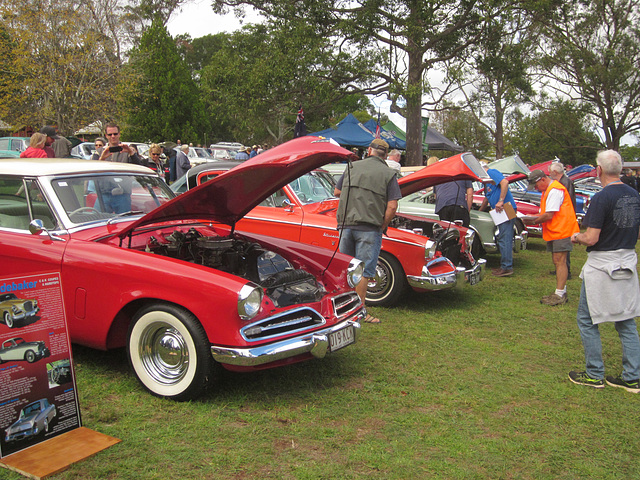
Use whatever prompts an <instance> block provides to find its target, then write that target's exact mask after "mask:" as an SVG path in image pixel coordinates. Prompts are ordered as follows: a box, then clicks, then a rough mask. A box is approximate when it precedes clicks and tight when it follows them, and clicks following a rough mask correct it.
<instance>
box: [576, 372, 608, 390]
mask: <svg viewBox="0 0 640 480" xmlns="http://www.w3.org/2000/svg"><path fill="white" fill-rule="evenodd" d="M569 380H571V381H572V382H573V383H575V384H576V385H585V386H587V387H593V388H604V380H602V379H600V380H598V379H597V378H591V377H590V376H589V375H587V372H576V371H574V370H572V371H570V372H569Z"/></svg>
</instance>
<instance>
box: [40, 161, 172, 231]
mask: <svg viewBox="0 0 640 480" xmlns="http://www.w3.org/2000/svg"><path fill="white" fill-rule="evenodd" d="M52 185H53V189H54V190H55V192H56V195H57V196H58V199H59V200H60V203H62V206H63V207H64V211H65V212H66V213H67V216H68V217H69V220H71V222H72V223H74V224H77V225H80V224H83V223H89V222H95V221H101V220H108V219H111V218H116V217H118V216H124V215H126V214H146V213H149V212H151V211H152V210H155V209H156V208H157V207H159V206H160V205H162V204H163V203H166V202H168V201H169V200H171V199H172V198H173V197H174V194H173V192H172V191H171V190H170V189H169V187H168V186H167V184H166V183H164V181H163V180H162V179H161V178H159V177H157V176H151V175H135V174H113V173H110V174H104V175H83V176H74V177H69V178H58V179H56V180H54V181H53V182H52Z"/></svg>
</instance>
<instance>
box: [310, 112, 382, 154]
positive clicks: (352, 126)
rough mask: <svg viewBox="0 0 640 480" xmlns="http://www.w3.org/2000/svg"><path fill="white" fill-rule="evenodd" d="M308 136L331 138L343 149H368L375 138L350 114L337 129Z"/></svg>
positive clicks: (329, 129) (328, 129)
mask: <svg viewBox="0 0 640 480" xmlns="http://www.w3.org/2000/svg"><path fill="white" fill-rule="evenodd" d="M309 135H313V136H315V137H325V138H333V139H334V140H335V141H336V142H338V143H339V144H340V145H342V146H343V147H344V146H348V147H368V146H369V145H370V144H371V141H372V140H373V139H374V138H375V136H374V135H373V133H371V132H370V131H369V130H368V129H367V128H366V127H365V126H364V125H363V124H362V123H360V121H358V119H357V118H356V117H354V116H353V114H351V113H350V114H349V115H347V116H346V117H345V118H344V119H342V120H341V121H340V122H339V123H338V125H337V128H335V129H334V128H327V129H326V130H321V131H319V132H314V133H310V134H309Z"/></svg>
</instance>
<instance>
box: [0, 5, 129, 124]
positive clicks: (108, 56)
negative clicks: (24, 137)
mask: <svg viewBox="0 0 640 480" xmlns="http://www.w3.org/2000/svg"><path fill="white" fill-rule="evenodd" d="M92 7H93V4H91V3H90V2H85V1H82V2H81V1H74V0H60V1H56V2H53V1H51V0H20V1H18V0H6V1H5V2H3V3H2V6H1V7H0V15H1V16H2V18H3V19H4V28H5V29H6V33H7V35H8V36H9V37H10V38H11V39H12V41H13V42H12V48H11V50H12V52H13V56H12V57H10V58H9V59H8V60H9V61H6V62H3V63H4V65H3V69H2V72H1V73H0V75H2V79H4V80H5V81H6V79H10V81H11V82H15V84H14V85H15V86H17V87H19V91H20V94H19V100H18V98H16V96H15V89H9V90H8V91H6V90H5V91H2V92H0V95H2V96H0V106H2V107H4V108H2V107H0V110H2V111H3V116H4V120H5V121H6V122H8V123H11V124H14V125H43V124H45V123H57V125H58V126H59V127H60V130H61V131H62V132H64V133H68V132H73V131H75V130H76V129H77V128H79V127H81V126H84V125H86V124H87V123H90V122H93V121H94V120H96V119H101V118H106V117H113V116H114V115H115V105H114V102H113V101H112V100H111V99H110V97H111V96H112V94H113V91H114V88H115V85H116V76H117V72H118V68H119V66H120V57H119V56H118V49H117V46H116V44H115V43H114V41H112V39H111V38H110V37H109V36H107V35H105V33H104V32H102V31H100V30H99V29H97V28H96V21H98V19H96V18H95V17H94V16H93V13H94V11H93V10H92ZM42 12H46V15H43V13H42ZM5 45H6V43H5ZM96 112H99V113H100V115H96Z"/></svg>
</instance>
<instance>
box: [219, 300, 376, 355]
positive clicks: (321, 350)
mask: <svg viewBox="0 0 640 480" xmlns="http://www.w3.org/2000/svg"><path fill="white" fill-rule="evenodd" d="M365 317H366V311H365V309H362V311H360V312H358V313H357V314H356V315H355V316H354V317H352V318H349V319H348V320H344V321H342V322H340V323H338V324H336V325H334V326H332V327H328V328H324V329H322V330H318V331H315V332H312V333H307V334H303V335H300V336H297V337H294V338H288V339H286V340H282V341H279V342H274V343H269V344H267V345H261V346H259V347H252V348H233V347H217V346H215V345H212V346H211V355H212V356H213V359H214V360H215V361H216V362H218V363H225V364H228V365H238V366H242V367H254V366H257V365H263V364H265V363H271V362H277V361H278V360H283V359H285V358H291V357H296V356H298V355H303V354H305V353H310V354H311V355H313V356H314V357H316V358H324V356H325V355H326V354H327V352H328V351H329V335H330V334H332V333H334V332H337V331H339V330H342V329H343V328H347V327H350V326H351V327H353V333H354V336H355V341H358V334H359V332H360V321H361V320H363V319H364V318H365Z"/></svg>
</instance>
